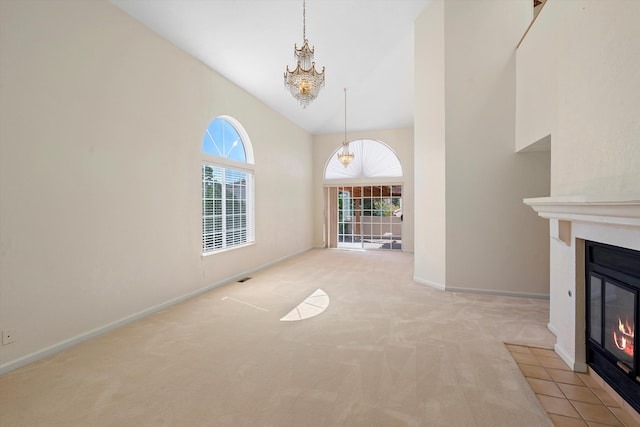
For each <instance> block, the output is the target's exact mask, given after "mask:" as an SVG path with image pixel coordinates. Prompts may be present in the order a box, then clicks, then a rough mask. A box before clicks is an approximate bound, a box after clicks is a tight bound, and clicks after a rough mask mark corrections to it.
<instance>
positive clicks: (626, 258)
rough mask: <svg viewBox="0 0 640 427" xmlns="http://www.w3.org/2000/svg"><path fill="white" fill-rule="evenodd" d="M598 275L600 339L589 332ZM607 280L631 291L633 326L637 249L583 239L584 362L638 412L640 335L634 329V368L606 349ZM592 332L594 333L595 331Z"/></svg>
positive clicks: (639, 269) (639, 278)
mask: <svg viewBox="0 0 640 427" xmlns="http://www.w3.org/2000/svg"><path fill="white" fill-rule="evenodd" d="M592 276H593V277H596V278H598V279H601V282H600V285H601V294H600V296H599V298H600V301H599V306H600V307H601V308H600V310H601V311H600V333H601V337H600V343H598V342H597V341H595V340H594V339H592V337H591V336H592V334H591V319H590V318H589V316H590V313H591V308H592V307H591V305H592V304H591V277H592ZM606 282H609V283H611V284H613V285H615V286H618V287H620V288H623V289H624V290H627V291H629V292H631V293H633V294H634V296H633V298H635V304H634V305H635V313H634V317H635V318H634V319H633V321H634V328H635V327H637V325H640V251H634V250H631V249H626V248H620V247H617V246H611V245H607V244H604V243H598V242H592V241H585V287H586V293H585V300H586V310H585V311H586V312H585V320H586V343H587V349H586V350H587V352H586V353H587V354H586V356H587V365H589V367H591V368H592V369H593V370H594V371H595V372H596V373H597V374H598V375H600V376H601V377H602V378H603V379H604V380H605V381H606V382H607V383H608V384H609V385H610V386H611V387H612V388H613V389H614V390H615V391H616V392H617V393H618V394H620V396H621V397H622V398H623V399H624V400H625V401H627V402H628V403H629V405H631V406H632V407H633V408H634V409H635V410H636V411H639V412H640V335H639V334H635V333H634V343H633V345H634V351H633V359H634V360H633V368H632V369H629V367H628V366H627V365H625V364H622V363H619V359H617V358H616V356H615V355H614V354H613V353H611V352H609V351H608V350H607V349H605V347H604V345H605V339H606V329H605V313H604V309H605V306H606V301H605V299H606V291H605V289H606V286H605V284H606ZM594 334H595V333H594Z"/></svg>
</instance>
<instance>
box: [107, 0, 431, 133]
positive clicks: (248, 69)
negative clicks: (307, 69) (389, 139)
mask: <svg viewBox="0 0 640 427" xmlns="http://www.w3.org/2000/svg"><path fill="white" fill-rule="evenodd" d="M111 1H112V3H113V4H115V5H116V6H118V7H120V8H121V9H123V10H124V11H125V12H126V13H128V14H130V15H131V16H133V17H134V18H136V19H137V20H138V21H140V22H141V23H142V24H144V25H146V26H147V27H149V28H151V29H152V30H154V31H155V32H157V33H158V34H159V35H160V36H162V37H164V38H165V39H167V40H169V41H170V42H171V43H173V44H174V45H176V46H177V47H179V48H181V49H182V50H184V51H186V52H188V53H189V54H191V55H193V56H194V57H196V58H198V59H199V60H200V61H202V62H203V63H205V64H207V65H208V66H210V67H211V68H212V69H214V70H216V71H217V72H219V73H220V74H222V75H223V76H225V77H226V78H228V79H229V80H231V81H232V82H234V83H235V84H237V85H238V86H240V87H242V88H243V89H245V90H246V91H247V92H249V93H251V94H253V95H254V96H256V97H257V98H258V99H260V100H261V101H262V102H264V103H265V104H267V105H268V106H269V107H271V108H273V109H274V110H276V111H278V112H280V113H281V114H282V115H284V116H285V117H287V118H288V119H289V120H291V121H293V122H294V123H296V124H298V125H299V126H300V127H302V128H304V129H306V130H307V131H308V132H311V133H313V134H322V133H331V132H342V131H343V130H344V90H343V89H344V88H345V87H346V88H348V92H347V126H348V129H349V131H355V130H370V129H385V128H396V127H410V126H412V125H413V75H414V72H413V57H414V52H413V46H414V43H413V39H414V36H413V34H414V25H413V23H414V21H415V19H416V18H417V17H418V15H419V14H420V13H421V12H422V10H423V9H424V8H425V6H426V5H427V4H428V3H429V1H430V0H307V1H306V35H307V39H308V40H309V43H310V44H311V45H314V46H315V61H316V66H317V67H318V68H320V69H322V67H323V66H324V67H326V85H325V87H324V88H323V89H322V90H321V91H320V95H319V96H318V98H317V99H316V100H315V101H314V102H313V103H312V104H311V105H310V106H309V107H308V108H306V109H303V108H302V107H300V105H299V104H298V102H297V101H296V100H295V99H294V98H293V97H292V96H291V94H290V93H289V92H288V91H287V90H285V88H284V83H283V74H284V71H285V67H286V66H287V65H289V68H290V69H293V68H295V63H294V59H293V49H294V44H297V45H298V46H300V45H301V44H302V42H303V40H302V12H303V10H302V9H303V8H302V6H303V4H302V0H162V1H158V0H111Z"/></svg>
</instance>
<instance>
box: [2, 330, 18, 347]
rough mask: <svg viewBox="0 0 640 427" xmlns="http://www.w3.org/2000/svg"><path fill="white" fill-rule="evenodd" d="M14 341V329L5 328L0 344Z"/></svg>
mask: <svg viewBox="0 0 640 427" xmlns="http://www.w3.org/2000/svg"><path fill="white" fill-rule="evenodd" d="M15 341H16V330H15V329H5V330H4V331H2V345H7V344H11V343H12V342H15Z"/></svg>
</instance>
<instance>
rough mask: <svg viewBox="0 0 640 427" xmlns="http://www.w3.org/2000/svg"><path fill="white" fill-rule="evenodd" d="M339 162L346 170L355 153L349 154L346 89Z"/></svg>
mask: <svg viewBox="0 0 640 427" xmlns="http://www.w3.org/2000/svg"><path fill="white" fill-rule="evenodd" d="M338 160H340V163H342V164H343V165H344V167H345V168H346V167H347V166H349V164H350V163H351V161H352V160H353V153H350V152H349V141H348V140H347V88H346V87H345V88H344V140H343V141H342V152H341V153H338Z"/></svg>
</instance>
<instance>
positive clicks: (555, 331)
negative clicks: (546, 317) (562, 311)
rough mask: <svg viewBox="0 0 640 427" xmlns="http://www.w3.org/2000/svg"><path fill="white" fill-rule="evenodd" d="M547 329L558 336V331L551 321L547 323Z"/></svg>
mask: <svg viewBox="0 0 640 427" xmlns="http://www.w3.org/2000/svg"><path fill="white" fill-rule="evenodd" d="M547 329H548V330H549V331H550V332H551V333H552V334H553V335H555V336H556V337H557V336H558V331H557V330H556V328H555V327H554V326H553V325H552V324H551V323H547Z"/></svg>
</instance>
